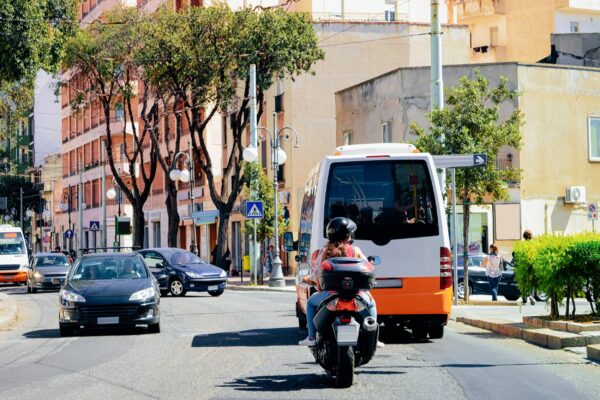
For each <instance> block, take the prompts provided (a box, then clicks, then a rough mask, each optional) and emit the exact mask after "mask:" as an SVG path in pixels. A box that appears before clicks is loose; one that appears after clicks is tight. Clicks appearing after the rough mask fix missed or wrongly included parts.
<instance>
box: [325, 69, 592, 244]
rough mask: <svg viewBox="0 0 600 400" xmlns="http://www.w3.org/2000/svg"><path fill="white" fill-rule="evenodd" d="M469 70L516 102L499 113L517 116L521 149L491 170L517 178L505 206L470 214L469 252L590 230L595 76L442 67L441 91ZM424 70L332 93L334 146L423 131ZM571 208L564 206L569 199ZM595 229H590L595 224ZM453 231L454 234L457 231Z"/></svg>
mask: <svg viewBox="0 0 600 400" xmlns="http://www.w3.org/2000/svg"><path fill="white" fill-rule="evenodd" d="M474 68H478V69H479V70H480V71H481V73H482V74H483V75H484V76H486V77H487V78H488V79H490V81H491V83H492V84H496V83H497V82H498V81H499V79H500V77H501V76H505V77H507V78H508V80H509V87H511V88H512V89H516V90H519V91H520V93H521V95H520V96H519V98H518V100H516V101H515V102H514V103H513V104H511V105H507V106H505V107H504V109H503V110H502V114H503V115H508V114H509V113H510V112H511V110H512V108H514V107H518V108H519V109H520V110H521V111H522V112H523V113H524V114H525V124H524V125H523V127H522V135H523V146H522V148H521V149H519V150H517V149H513V148H509V147H506V148H504V149H503V150H502V151H501V152H500V154H499V155H498V159H497V165H498V167H499V168H503V167H505V166H512V167H514V168H520V169H522V171H523V177H522V180H521V182H520V184H519V185H517V187H512V188H510V189H509V195H510V200H509V201H507V202H498V203H491V202H490V203H487V204H484V205H482V206H479V207H475V208H474V209H473V215H472V217H471V225H472V226H471V227H470V234H469V242H470V243H469V246H470V247H472V248H473V249H474V250H484V251H485V250H486V249H487V245H488V244H489V243H492V242H493V241H497V242H500V243H501V245H502V246H501V248H503V250H504V252H506V253H507V254H510V247H511V246H512V242H513V241H514V240H518V239H519V238H520V235H521V233H522V232H523V230H524V229H531V230H532V231H533V233H534V235H539V234H542V233H552V232H554V233H567V234H568V233H574V232H581V231H585V230H592V228H598V227H594V224H593V223H592V221H589V220H588V216H587V211H586V207H587V205H588V204H589V203H591V202H596V203H597V202H600V187H598V185H597V182H598V181H599V179H600V147H599V146H600V69H598V68H590V67H566V66H557V65H544V64H535V65H533V64H519V63H494V64H481V65H476V66H473V65H461V66H447V67H444V71H443V73H444V84H445V86H446V87H450V86H455V85H457V84H458V83H459V79H460V77H462V76H467V77H473V70H474ZM428 82H429V69H428V68H400V69H397V70H395V71H391V72H389V73H387V74H384V75H381V76H378V77H376V78H373V79H371V80H369V81H366V82H362V83H361V84H358V85H356V86H353V87H349V88H347V89H345V90H342V91H339V92H338V93H336V118H337V127H336V137H337V144H338V145H341V144H343V143H344V133H345V132H349V131H351V132H353V138H354V141H353V143H372V142H382V141H384V140H383V139H384V136H383V135H384V132H385V130H386V129H388V128H384V125H385V124H386V123H389V124H390V126H391V137H390V138H389V141H392V142H410V141H412V140H414V139H415V138H414V137H412V136H411V135H410V132H409V124H410V123H412V122H416V123H418V124H419V125H421V126H424V127H426V126H428V121H427V119H426V117H425V114H426V113H427V112H428V111H429V107H430V94H429V88H428V85H427V84H428ZM577 195H578V196H579V198H578V202H569V200H570V199H569V197H577ZM595 224H596V225H597V222H595ZM460 229H462V228H460V227H459V231H460Z"/></svg>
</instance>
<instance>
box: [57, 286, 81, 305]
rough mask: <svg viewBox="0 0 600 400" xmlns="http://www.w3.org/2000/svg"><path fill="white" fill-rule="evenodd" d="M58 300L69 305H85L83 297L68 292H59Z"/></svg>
mask: <svg viewBox="0 0 600 400" xmlns="http://www.w3.org/2000/svg"><path fill="white" fill-rule="evenodd" d="M60 298H61V299H63V300H65V301H68V302H69V303H85V297H83V296H82V295H80V294H77V293H74V292H71V291H69V290H64V289H63V290H61V291H60Z"/></svg>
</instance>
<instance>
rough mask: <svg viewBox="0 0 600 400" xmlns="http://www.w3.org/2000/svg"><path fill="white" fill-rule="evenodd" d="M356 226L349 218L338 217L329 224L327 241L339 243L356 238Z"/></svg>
mask: <svg viewBox="0 0 600 400" xmlns="http://www.w3.org/2000/svg"><path fill="white" fill-rule="evenodd" d="M354 231H356V224H355V223H354V221H352V220H351V219H349V218H345V217H337V218H334V219H332V220H331V221H329V223H328V224H327V239H329V241H330V242H335V243H339V242H342V241H344V240H346V239H348V238H353V237H354Z"/></svg>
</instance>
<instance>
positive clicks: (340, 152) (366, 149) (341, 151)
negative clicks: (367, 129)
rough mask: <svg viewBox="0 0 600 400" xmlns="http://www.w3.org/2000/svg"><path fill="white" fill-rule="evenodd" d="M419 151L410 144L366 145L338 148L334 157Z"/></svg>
mask: <svg viewBox="0 0 600 400" xmlns="http://www.w3.org/2000/svg"><path fill="white" fill-rule="evenodd" d="M418 152H419V150H418V149H417V148H416V147H415V146H414V145H412V144H410V143H367V144H350V145H346V146H339V147H337V148H336V149H335V152H334V153H333V155H335V156H367V155H390V154H410V153H418Z"/></svg>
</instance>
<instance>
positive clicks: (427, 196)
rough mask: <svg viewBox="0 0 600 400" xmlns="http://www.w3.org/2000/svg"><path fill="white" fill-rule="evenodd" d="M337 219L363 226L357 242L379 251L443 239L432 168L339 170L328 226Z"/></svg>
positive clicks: (392, 164) (350, 166)
mask: <svg viewBox="0 0 600 400" xmlns="http://www.w3.org/2000/svg"><path fill="white" fill-rule="evenodd" d="M335 217H347V218H350V219H351V220H353V221H354V222H356V225H357V226H358V229H357V230H356V235H355V238H356V239H357V240H370V241H373V242H374V243H375V244H378V245H385V244H387V243H389V242H390V241H391V240H394V239H406V238H415V237H424V236H437V235H438V234H439V227H438V216H437V212H436V204H435V196H434V191H433V187H432V181H431V177H430V176H429V170H428V168H427V164H426V163H425V161H400V160H398V161H393V160H382V161H359V162H352V163H337V164H333V165H332V166H331V169H330V171H329V180H328V186H327V196H326V199H325V221H324V222H325V224H324V226H325V227H326V226H327V223H328V222H329V221H330V220H331V219H332V218H335ZM323 233H324V234H325V231H324V232H323Z"/></svg>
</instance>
